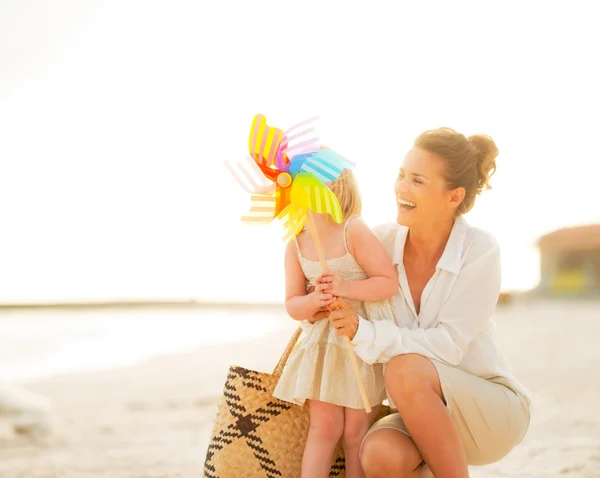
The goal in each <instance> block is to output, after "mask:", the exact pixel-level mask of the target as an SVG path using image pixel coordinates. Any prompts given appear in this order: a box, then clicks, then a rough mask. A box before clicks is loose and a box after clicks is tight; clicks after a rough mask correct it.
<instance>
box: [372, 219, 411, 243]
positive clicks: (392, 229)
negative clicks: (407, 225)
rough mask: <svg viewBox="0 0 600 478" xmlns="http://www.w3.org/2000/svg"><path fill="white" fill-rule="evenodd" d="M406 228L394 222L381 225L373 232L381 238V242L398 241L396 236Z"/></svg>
mask: <svg viewBox="0 0 600 478" xmlns="http://www.w3.org/2000/svg"><path fill="white" fill-rule="evenodd" d="M402 227H404V226H401V225H400V224H398V223H397V222H396V221H394V222H386V223H383V224H379V225H377V226H375V227H374V228H373V232H374V233H375V235H376V236H377V237H378V238H379V240H380V241H382V242H384V243H385V242H386V241H392V242H393V241H394V240H395V239H396V234H398V231H399V230H400V229H401V228H402Z"/></svg>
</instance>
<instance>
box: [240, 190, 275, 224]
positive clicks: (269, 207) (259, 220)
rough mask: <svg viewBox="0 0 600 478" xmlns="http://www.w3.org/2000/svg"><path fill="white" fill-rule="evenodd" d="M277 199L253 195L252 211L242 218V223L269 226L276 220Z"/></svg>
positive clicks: (273, 196)
mask: <svg viewBox="0 0 600 478" xmlns="http://www.w3.org/2000/svg"><path fill="white" fill-rule="evenodd" d="M276 206H277V198H276V197H275V195H274V194H272V195H270V196H266V195H262V194H253V195H252V196H251V197H250V210H249V211H248V212H247V213H246V214H244V215H243V216H242V222H245V223H249V224H269V223H270V222H271V221H272V220H273V219H274V218H275V210H276Z"/></svg>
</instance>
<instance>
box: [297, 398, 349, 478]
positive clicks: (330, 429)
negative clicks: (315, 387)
mask: <svg viewBox="0 0 600 478" xmlns="http://www.w3.org/2000/svg"><path fill="white" fill-rule="evenodd" d="M308 408H309V412H310V425H309V428H308V438H307V440H306V446H305V448H304V455H303V456H302V478H327V477H328V476H329V471H330V470H331V465H332V464H333V454H334V452H335V447H336V446H337V444H338V442H339V441H340V438H341V436H342V432H343V430H344V408H343V407H339V406H337V405H332V404H330V403H325V402H319V401H317V400H309V402H308Z"/></svg>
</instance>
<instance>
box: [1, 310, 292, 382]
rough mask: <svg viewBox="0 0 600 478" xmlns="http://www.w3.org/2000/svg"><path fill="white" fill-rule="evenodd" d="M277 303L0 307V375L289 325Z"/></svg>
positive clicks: (49, 370)
mask: <svg viewBox="0 0 600 478" xmlns="http://www.w3.org/2000/svg"><path fill="white" fill-rule="evenodd" d="M289 320H291V319H289V318H288V317H287V316H286V315H285V313H284V312H283V309H282V308H281V309H279V308H277V307H266V308H265V309H264V310H261V309H260V308H256V307H254V308H239V307H233V306H232V307H230V308H228V307H227V306H223V307H216V308H215V307H208V308H200V307H189V308H187V307H147V308H145V307H142V308H98V309H9V310H1V309H0V380H1V381H7V380H9V381H29V380H35V379H38V378H43V377H48V376H52V375H57V374H63V373H71V372H86V371H93V370H102V369H109V368H116V367H124V366H129V365H133V364H136V363H138V362H141V361H144V360H147V359H149V358H151V357H154V356H157V355H162V354H168V353H173V352H185V351H189V350H193V349H196V348H198V347H202V346H203V345H216V344H226V343H235V342H242V341H247V340H252V339H254V338H258V337H261V336H263V335H264V334H265V333H268V332H271V331H276V330H278V329H282V328H286V327H288V328H289V322H288V321H289Z"/></svg>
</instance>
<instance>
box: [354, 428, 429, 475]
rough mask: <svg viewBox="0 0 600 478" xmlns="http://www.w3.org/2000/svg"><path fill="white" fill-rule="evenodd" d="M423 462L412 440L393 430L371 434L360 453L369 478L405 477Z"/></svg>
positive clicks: (383, 430) (361, 461)
mask: <svg viewBox="0 0 600 478" xmlns="http://www.w3.org/2000/svg"><path fill="white" fill-rule="evenodd" d="M421 461H422V459H421V455H420V454H419V452H418V450H417V448H416V446H415V444H414V443H413V442H412V440H411V439H410V438H409V437H408V436H407V435H405V434H404V433H402V432H399V431H397V430H391V429H382V430H377V431H375V432H373V433H371V434H370V435H369V436H368V437H367V438H366V440H365V442H364V443H363V445H362V448H361V451H360V463H361V465H362V468H363V470H364V472H365V475H366V476H367V477H368V478H377V477H388V476H403V475H405V474H409V473H411V472H412V471H413V470H415V469H416V468H417V467H418V466H419V464H420V463H421Z"/></svg>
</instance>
